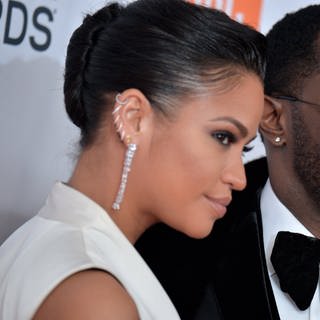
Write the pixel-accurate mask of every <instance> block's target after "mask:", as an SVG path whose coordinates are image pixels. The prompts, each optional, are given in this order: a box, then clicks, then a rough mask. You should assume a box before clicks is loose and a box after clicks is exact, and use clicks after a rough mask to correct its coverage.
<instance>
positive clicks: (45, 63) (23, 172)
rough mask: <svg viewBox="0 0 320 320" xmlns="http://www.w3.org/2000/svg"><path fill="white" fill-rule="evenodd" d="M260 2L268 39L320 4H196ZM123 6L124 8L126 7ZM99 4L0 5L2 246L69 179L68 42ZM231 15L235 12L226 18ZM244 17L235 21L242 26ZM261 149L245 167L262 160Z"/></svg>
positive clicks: (39, 0)
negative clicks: (282, 23) (288, 16)
mask: <svg viewBox="0 0 320 320" xmlns="http://www.w3.org/2000/svg"><path fill="white" fill-rule="evenodd" d="M245 1H247V2H250V3H254V2H255V1H258V2H259V3H261V12H260V23H259V28H260V30H261V31H262V32H263V33H266V32H267V31H268V30H269V29H270V27H271V26H272V25H273V24H274V23H275V22H276V21H277V20H279V19H280V18H282V17H283V16H284V14H285V13H286V12H290V11H294V10H296V9H298V8H301V7H304V6H306V5H309V4H312V3H319V1H312V0H216V1H210V0H209V1H208V0H205V1H194V2H198V3H200V2H201V3H203V4H206V5H211V6H216V7H220V8H224V9H225V10H226V11H227V13H230V15H231V13H232V8H233V6H235V5H236V4H239V3H240V2H245ZM123 2H125V1H123ZM105 3H106V1H102V0H95V1H94V0H82V1H79V0H68V1H63V0H0V97H1V100H0V243H1V242H2V241H3V240H4V239H5V238H6V237H7V236H8V235H9V234H10V233H11V232H12V231H13V230H14V229H16V228H17V227H18V226H19V225H20V224H21V223H23V222H24V221H25V220H27V219H28V218H30V217H31V216H32V215H34V214H35V213H36V212H37V211H38V209H39V208H40V207H41V205H42V203H43V202H44V200H45V198H46V195H47V193H48V192H49V190H50V188H51V186H52V184H53V182H54V181H55V180H66V179H68V177H69V175H70V173H71V170H72V166H73V163H74V160H75V158H76V154H77V141H78V131H77V129H76V128H75V127H74V126H73V125H72V124H71V123H70V122H69V120H68V118H67V115H66V114H65V110H64V105H63V96H62V87H63V65H64V59H65V52H66V47H67V43H68V40H69V38H70V35H71V33H72V31H73V30H74V29H75V28H76V27H77V26H78V25H79V24H80V23H81V21H82V18H83V15H84V14H85V13H87V12H92V11H93V10H95V9H97V8H100V7H101V6H102V5H103V4H105ZM229 11H230V12H229ZM245 14H246V13H245V12H237V15H236V17H238V18H239V19H240V20H244V21H245V18H246V16H245ZM263 153H264V150H263V147H262V145H261V144H259V143H257V146H256V148H255V149H254V151H253V152H252V153H251V154H250V155H249V158H247V159H246V161H249V160H251V159H253V158H257V157H259V156H261V155H263Z"/></svg>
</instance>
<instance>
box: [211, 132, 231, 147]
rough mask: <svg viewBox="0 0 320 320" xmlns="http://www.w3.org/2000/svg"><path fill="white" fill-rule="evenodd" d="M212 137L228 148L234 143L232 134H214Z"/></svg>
mask: <svg viewBox="0 0 320 320" xmlns="http://www.w3.org/2000/svg"><path fill="white" fill-rule="evenodd" d="M212 136H213V137H214V138H215V139H217V140H218V141H219V143H220V144H222V145H224V146H228V145H230V144H231V143H233V142H234V141H235V138H234V136H233V134H231V133H229V132H215V133H213V135H212Z"/></svg>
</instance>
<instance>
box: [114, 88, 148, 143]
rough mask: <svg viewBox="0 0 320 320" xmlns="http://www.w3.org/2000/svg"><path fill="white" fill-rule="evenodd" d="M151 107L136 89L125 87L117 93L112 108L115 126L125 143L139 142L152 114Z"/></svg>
mask: <svg viewBox="0 0 320 320" xmlns="http://www.w3.org/2000/svg"><path fill="white" fill-rule="evenodd" d="M152 114H153V112H152V107H151V105H150V103H149V100H148V99H147V98H146V96H145V95H144V94H143V93H142V92H141V91H140V90H138V89H127V90H125V91H123V92H122V93H121V94H118V95H117V97H116V99H115V105H114V108H113V119H114V124H115V128H116V130H117V131H118V134H119V136H120V139H121V140H122V141H123V142H124V143H125V144H129V143H136V144H139V142H138V141H139V139H140V138H139V135H140V134H141V133H143V132H144V131H145V130H146V129H147V126H148V124H150V117H151V116H152Z"/></svg>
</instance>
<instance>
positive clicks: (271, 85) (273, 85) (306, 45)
mask: <svg viewBox="0 0 320 320" xmlns="http://www.w3.org/2000/svg"><path fill="white" fill-rule="evenodd" d="M319 35H320V5H311V6H308V7H306V8H303V9H300V10H298V11H296V12H294V13H290V14H287V15H286V16H285V17H284V18H283V19H282V20H280V21H279V22H277V23H276V24H275V25H274V26H273V27H272V29H271V30H270V31H269V32H268V34H267V67H266V77H265V92H266V93H267V94H270V95H272V94H273V93H281V94H285V95H299V91H300V90H301V84H302V81H303V80H304V79H306V78H308V77H310V76H311V75H313V74H314V73H315V72H316V73H318V72H320V59H319V58H320V48H319V44H320V41H317V40H320V38H319Z"/></svg>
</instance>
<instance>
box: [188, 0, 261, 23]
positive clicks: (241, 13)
mask: <svg viewBox="0 0 320 320" xmlns="http://www.w3.org/2000/svg"><path fill="white" fill-rule="evenodd" d="M189 2H192V3H196V4H201V5H204V6H207V7H212V8H216V9H219V10H223V11H225V12H226V13H227V14H228V15H229V16H230V17H231V18H233V19H235V20H237V21H239V22H241V23H246V24H249V25H251V26H253V27H254V28H256V29H259V27H260V15H261V8H262V2H263V0H190V1H189Z"/></svg>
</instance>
